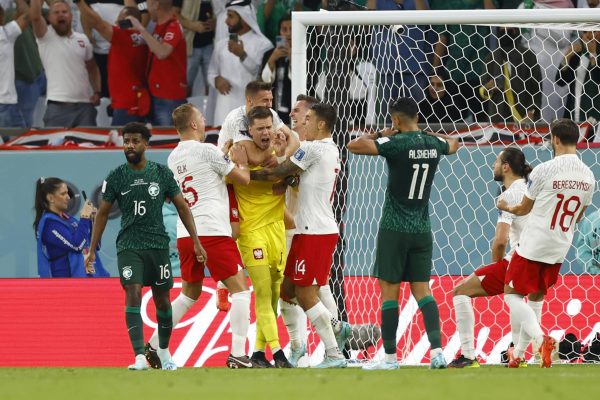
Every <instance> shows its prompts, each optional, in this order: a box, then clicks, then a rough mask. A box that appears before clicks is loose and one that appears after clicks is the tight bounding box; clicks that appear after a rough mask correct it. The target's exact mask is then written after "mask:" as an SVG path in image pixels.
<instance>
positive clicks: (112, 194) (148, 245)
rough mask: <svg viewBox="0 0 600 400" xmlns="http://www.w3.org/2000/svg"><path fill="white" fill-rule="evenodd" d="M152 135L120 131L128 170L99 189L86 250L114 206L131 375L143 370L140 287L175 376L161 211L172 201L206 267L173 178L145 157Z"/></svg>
mask: <svg viewBox="0 0 600 400" xmlns="http://www.w3.org/2000/svg"><path fill="white" fill-rule="evenodd" d="M149 141H150V131H149V130H148V128H146V127H145V126H144V125H143V124H140V123H137V122H131V123H129V124H127V125H125V126H124V127H123V147H124V152H125V158H126V159H127V163H126V164H122V165H120V166H119V167H117V168H116V169H114V170H112V171H111V172H110V173H109V174H108V177H107V178H106V180H105V181H104V184H103V185H102V201H101V203H100V207H99V210H98V214H97V216H96V223H95V224H94V231H93V233H92V241H91V244H90V248H96V246H97V245H98V242H99V241H100V238H101V237H102V233H103V232H104V228H105V227H106V222H107V221H108V214H109V212H110V209H111V208H112V205H113V203H114V202H115V201H117V202H118V203H119V208H120V209H121V213H122V217H121V230H120V231H119V234H118V236H117V263H118V268H119V275H120V277H121V285H122V286H123V289H124V290H125V320H126V322H127V330H128V332H129V339H130V340H131V344H132V346H133V350H134V353H135V363H134V364H132V365H130V366H129V369H130V370H146V369H148V364H147V362H146V358H145V356H144V332H143V326H144V324H143V322H142V317H141V314H140V307H141V304H142V286H151V287H152V297H153V299H154V304H155V305H156V319H157V323H158V337H159V348H158V351H157V354H158V356H159V357H160V359H161V364H162V369H165V370H175V369H177V366H176V365H175V363H174V362H173V360H172V359H171V354H170V353H169V339H170V337H171V331H172V328H173V317H172V310H171V302H170V298H169V292H170V289H171V288H172V287H173V276H172V274H171V265H170V260H169V236H168V235H167V233H166V232H165V227H164V224H163V218H162V206H163V203H164V202H165V200H166V199H170V200H171V201H172V202H173V204H174V205H175V207H176V208H177V212H178V214H179V217H180V218H181V220H182V222H183V224H184V225H185V228H186V229H187V231H188V232H189V234H190V237H192V238H193V246H194V253H195V254H196V257H197V259H198V261H200V262H204V261H205V259H206V253H205V251H204V249H203V248H202V246H201V245H200V242H199V241H198V239H197V236H198V235H197V234H196V228H195V224H194V219H193V218H192V214H191V212H190V209H189V208H188V205H187V203H186V202H185V200H184V198H183V196H182V195H181V191H180V190H179V187H178V185H177V182H176V181H175V179H174V178H173V173H172V172H171V171H170V170H169V168H167V167H166V166H164V165H162V164H158V163H155V162H153V161H147V160H146V157H145V155H144V153H145V151H146V148H147V147H148V142H149ZM94 261H95V254H94V253H93V252H92V253H90V256H89V257H88V258H87V259H86V263H85V267H86V271H87V272H88V273H93V270H94Z"/></svg>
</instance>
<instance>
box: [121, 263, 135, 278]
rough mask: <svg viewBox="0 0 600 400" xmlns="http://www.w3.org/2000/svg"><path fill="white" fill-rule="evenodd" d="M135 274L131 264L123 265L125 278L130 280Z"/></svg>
mask: <svg viewBox="0 0 600 400" xmlns="http://www.w3.org/2000/svg"><path fill="white" fill-rule="evenodd" d="M132 275H133V271H131V267H130V266H126V267H123V278H125V279H127V280H129V279H130V278H131V276H132Z"/></svg>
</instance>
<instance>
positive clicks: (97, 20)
mask: <svg viewBox="0 0 600 400" xmlns="http://www.w3.org/2000/svg"><path fill="white" fill-rule="evenodd" d="M77 8H78V9H79V12H80V13H81V16H82V19H83V18H85V20H86V21H87V23H88V24H89V25H90V27H91V28H93V29H95V30H96V31H97V32H98V33H99V34H100V36H102V37H103V38H104V39H106V41H107V42H112V36H113V27H112V25H111V24H109V23H108V22H106V21H105V20H103V19H102V17H101V16H100V15H98V13H97V12H96V11H94V10H93V9H92V8H91V7H90V6H89V5H88V4H87V3H86V2H85V0H81V1H80V2H78V3H77Z"/></svg>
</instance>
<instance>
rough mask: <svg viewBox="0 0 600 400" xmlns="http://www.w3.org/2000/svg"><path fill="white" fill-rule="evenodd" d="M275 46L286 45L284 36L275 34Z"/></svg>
mask: <svg viewBox="0 0 600 400" xmlns="http://www.w3.org/2000/svg"><path fill="white" fill-rule="evenodd" d="M275 47H287V40H285V37H284V36H280V35H277V37H276V38H275Z"/></svg>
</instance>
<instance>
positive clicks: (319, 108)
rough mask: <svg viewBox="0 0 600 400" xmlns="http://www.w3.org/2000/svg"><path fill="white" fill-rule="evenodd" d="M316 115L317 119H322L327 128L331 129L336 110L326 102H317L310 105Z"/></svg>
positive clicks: (334, 120)
mask: <svg viewBox="0 0 600 400" xmlns="http://www.w3.org/2000/svg"><path fill="white" fill-rule="evenodd" d="M310 109H311V110H313V112H314V113H315V115H316V116H317V120H319V121H324V122H325V126H327V129H328V130H330V131H332V130H333V128H334V127H335V123H336V122H337V111H336V110H335V108H333V106H331V105H329V104H327V103H317V104H313V105H312V106H311V107H310Z"/></svg>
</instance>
